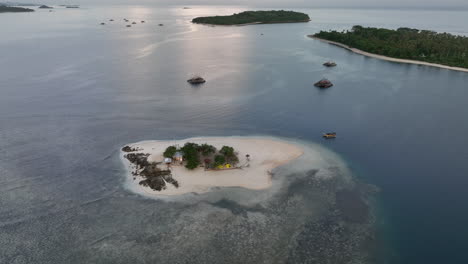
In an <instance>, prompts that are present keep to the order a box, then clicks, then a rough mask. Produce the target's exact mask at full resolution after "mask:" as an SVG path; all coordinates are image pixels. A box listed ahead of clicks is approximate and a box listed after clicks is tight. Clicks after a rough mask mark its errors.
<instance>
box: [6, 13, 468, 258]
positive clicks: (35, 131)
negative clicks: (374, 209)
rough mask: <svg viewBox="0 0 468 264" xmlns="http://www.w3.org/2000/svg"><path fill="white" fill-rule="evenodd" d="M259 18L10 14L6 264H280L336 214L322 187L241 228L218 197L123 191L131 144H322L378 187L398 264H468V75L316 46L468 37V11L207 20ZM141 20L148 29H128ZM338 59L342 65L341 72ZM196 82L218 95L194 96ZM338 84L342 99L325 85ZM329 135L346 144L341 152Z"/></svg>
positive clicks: (203, 91)
mask: <svg viewBox="0 0 468 264" xmlns="http://www.w3.org/2000/svg"><path fill="white" fill-rule="evenodd" d="M246 9H249V8H247V7H214V6H198V7H194V8H193V9H182V8H181V7H150V6H112V7H111V6H108V7H103V6H88V7H83V8H81V9H60V8H58V9H55V10H54V12H48V11H47V10H40V11H37V12H34V13H27V14H26V13H25V14H21V13H19V14H0V24H2V25H4V26H2V27H1V28H0V33H1V34H2V38H0V150H1V151H0V183H1V184H0V262H1V263H82V262H83V261H85V262H88V263H129V262H132V263H148V262H153V263H158V261H159V262H163V263H169V262H168V261H169V260H170V259H171V258H170V257H169V256H168V255H167V254H169V253H170V254H172V255H173V258H172V259H173V260H174V261H173V262H174V263H187V262H188V261H189V260H192V262H199V263H209V262H212V263H215V262H220V261H222V259H223V257H226V256H231V257H232V256H239V258H238V259H237V260H238V261H239V262H242V263H248V262H256V263H259V262H263V263H280V262H281V261H282V260H284V256H285V255H287V253H285V252H284V251H285V250H286V248H287V247H290V246H291V245H290V244H288V243H287V242H288V236H287V234H289V233H291V232H292V233H294V231H297V230H298V229H299V227H300V226H302V225H306V224H307V221H308V219H309V218H311V217H312V215H311V213H310V212H313V210H319V209H320V208H318V207H317V206H318V205H317V204H316V203H314V199H312V198H313V196H308V195H307V190H304V189H301V188H300V187H297V186H296V188H295V189H294V188H292V189H291V191H297V193H300V194H301V195H302V196H301V197H304V198H303V199H302V200H301V201H300V202H298V203H297V204H293V205H291V203H286V202H285V200H284V199H286V198H284V197H283V198H284V199H283V200H282V199H280V198H281V197H280V198H277V199H276V200H275V202H274V203H271V204H268V205H265V208H270V207H275V208H282V209H284V210H277V211H268V213H264V214H262V213H258V212H256V211H252V212H249V213H250V214H251V215H249V218H248V219H249V221H247V220H243V219H244V218H242V217H244V216H242V215H241V216H236V215H235V214H233V215H232V216H231V217H232V219H234V220H233V221H232V222H229V219H231V218H229V217H227V216H229V212H225V211H223V210H221V209H216V208H217V207H216V208H215V207H214V206H213V204H212V203H215V204H216V201H215V200H210V201H209V202H206V201H205V202H200V203H197V204H196V205H187V204H185V203H177V202H170V201H157V200H152V199H146V198H144V197H141V196H138V195H136V194H133V193H131V192H128V191H127V190H126V189H125V188H124V187H123V182H124V178H125V176H124V173H125V170H124V168H123V166H122V164H121V163H120V161H119V158H118V153H119V148H120V147H121V146H122V145H124V144H126V143H129V142H137V141H141V140H150V139H171V138H187V137H193V136H231V135H241V136H245V135H267V136H274V137H284V138H288V139H292V140H300V141H302V142H309V143H310V144H311V145H312V146H313V145H315V144H319V145H321V147H322V148H325V149H328V150H329V151H332V152H333V153H336V155H339V156H340V157H341V159H343V160H345V162H346V164H347V167H349V169H350V170H351V172H352V174H353V176H354V177H356V178H358V179H359V180H361V181H363V182H368V183H372V184H375V185H376V186H378V187H379V188H380V190H381V192H380V193H379V195H378V203H379V217H378V221H377V224H378V226H379V230H380V232H379V234H380V236H381V237H382V240H384V241H386V243H385V248H382V249H381V250H382V252H383V253H382V255H383V256H384V259H385V260H386V261H383V260H382V261H380V263H385V262H386V263H412V264H413V263H466V262H467V260H468V257H466V254H465V249H467V248H468V246H467V244H466V238H467V237H468V228H467V227H466V223H467V222H468V210H467V209H468V208H467V206H466V203H465V201H466V200H467V198H468V194H467V192H466V188H467V187H468V178H467V177H466V176H467V175H468V163H467V160H468V146H467V145H468V143H467V140H466V139H465V134H467V133H468V122H467V118H466V117H467V116H468V108H466V107H465V106H466V101H467V99H468V85H467V83H468V74H467V73H462V72H454V71H449V70H444V69H438V68H431V67H425V66H415V65H404V64H397V63H391V62H385V61H380V60H376V59H372V58H366V57H363V56H360V55H356V54H352V53H350V52H348V51H346V50H343V49H340V48H337V47H334V46H330V45H327V44H324V43H321V42H319V41H315V40H312V39H309V38H307V37H306V35H308V34H313V33H315V32H318V31H320V30H328V29H337V30H341V29H348V28H350V27H352V26H353V25H356V24H361V25H364V26H377V27H388V28H397V27H400V26H405V27H415V28H421V29H432V30H436V31H440V32H451V33H455V34H461V35H468V22H467V20H466V17H467V15H468V12H466V11H437V10H436V11H434V10H432V11H428V10H353V9H303V10H300V9H299V11H303V12H306V13H308V14H309V15H310V16H311V19H312V21H311V22H310V23H305V24H282V25H256V26H249V27H208V26H201V25H193V24H191V23H189V21H190V19H191V18H193V17H196V16H202V15H212V14H230V13H233V12H239V11H242V10H246ZM111 18H112V19H115V21H114V22H108V20H109V19H111ZM123 18H128V19H130V20H131V21H138V22H139V21H141V20H145V21H146V23H144V24H142V23H138V24H137V25H133V26H132V27H131V28H127V27H125V25H126V24H125V23H124V21H123ZM101 22H106V23H107V24H106V25H104V26H101V25H99V24H100V23H101ZM160 23H162V24H164V26H158V24H160ZM262 34H263V35H262ZM327 60H334V61H336V62H337V63H338V67H336V68H333V69H327V68H324V67H323V66H322V65H321V64H322V63H323V62H324V61H327ZM194 74H200V75H202V76H204V77H205V78H206V79H207V80H208V82H207V83H206V84H204V85H202V86H199V87H191V86H189V85H188V84H187V83H186V81H185V80H186V79H188V78H189V77H191V76H192V75H194ZM323 77H326V78H329V79H330V80H331V81H332V82H333V83H334V84H335V86H334V87H333V88H331V89H328V90H318V89H316V88H315V87H313V83H314V82H316V81H317V80H319V79H321V78H323ZM324 131H336V132H338V138H337V139H336V140H333V141H324V140H322V139H321V137H320V135H321V133H322V132H324ZM333 155H335V154H333ZM231 195H233V194H231ZM237 195H239V196H242V197H244V196H245V195H247V196H248V195H251V194H250V193H248V192H246V193H245V192H243V191H240V192H238V193H237ZM233 196H234V195H233ZM285 197H286V196H285ZM244 198H245V197H244ZM230 199H231V200H233V201H238V200H240V199H237V198H236V197H230ZM217 205H218V207H220V208H224V207H227V208H229V207H230V204H229V203H228V205H226V204H225V202H224V203H222V205H219V204H217ZM295 205H297V206H295ZM231 207H232V206H231ZM317 208H318V209H317ZM231 210H232V208H231ZM239 210H241V209H239ZM299 212H302V213H299ZM285 219H288V220H289V221H285ZM291 219H295V220H294V221H291ZM246 221H247V222H246ZM226 222H229V225H228V224H224V223H226ZM184 227H185V228H184ZM207 230H216V232H215V233H216V234H217V235H218V237H216V239H214V238H213V237H210V234H209V233H206V232H207ZM271 230H280V231H278V232H277V233H275V232H272V231H271ZM215 242H226V246H225V247H223V246H221V245H222V244H220V243H215ZM241 242H242V243H241ZM236 245H240V246H239V247H236ZM252 247H256V248H257V250H249V249H252ZM229 248H232V250H229ZM278 252H280V253H281V254H282V255H281V254H280V253H278ZM249 254H250V255H249ZM275 254H277V255H275ZM299 255H300V254H299ZM188 257H190V258H188ZM203 257H205V258H203ZM187 259H188V260H187ZM292 259H295V260H297V261H296V262H301V258H300V257H297V258H296V257H295V258H292Z"/></svg>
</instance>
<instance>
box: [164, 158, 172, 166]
mask: <svg viewBox="0 0 468 264" xmlns="http://www.w3.org/2000/svg"><path fill="white" fill-rule="evenodd" d="M164 163H166V164H167V165H169V164H171V163H172V159H171V158H164Z"/></svg>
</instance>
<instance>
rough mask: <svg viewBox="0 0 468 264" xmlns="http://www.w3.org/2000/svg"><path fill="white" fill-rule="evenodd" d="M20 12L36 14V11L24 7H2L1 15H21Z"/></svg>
mask: <svg viewBox="0 0 468 264" xmlns="http://www.w3.org/2000/svg"><path fill="white" fill-rule="evenodd" d="M20 12H34V10H33V9H29V8H24V7H14V6H5V5H0V13H20Z"/></svg>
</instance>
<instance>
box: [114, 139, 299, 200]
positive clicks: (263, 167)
mask: <svg viewBox="0 0 468 264" xmlns="http://www.w3.org/2000/svg"><path fill="white" fill-rule="evenodd" d="M302 153H303V151H302V150H301V149H300V148H299V147H298V146H296V145H293V144H289V143H287V142H283V141H275V140H271V139H266V138H242V137H239V138H236V137H226V138H191V139H187V140H180V141H143V142H139V143H134V144H129V145H126V146H124V147H123V148H122V149H121V157H122V160H123V161H124V163H125V164H126V167H127V168H128V172H129V173H128V176H129V177H128V179H129V182H130V187H131V189H132V190H133V191H135V192H137V193H141V194H150V195H179V194H184V193H192V192H195V193H204V192H208V191H209V190H210V189H211V188H213V187H243V188H247V189H254V190H260V189H266V188H269V187H270V186H271V176H272V170H273V169H274V168H276V167H278V166H281V165H283V164H285V163H287V162H289V161H291V160H293V159H295V158H297V157H299V156H301V155H302Z"/></svg>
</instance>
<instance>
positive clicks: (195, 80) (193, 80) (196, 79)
mask: <svg viewBox="0 0 468 264" xmlns="http://www.w3.org/2000/svg"><path fill="white" fill-rule="evenodd" d="M187 82H188V83H190V84H202V83H205V82H206V80H205V79H203V78H202V77H200V76H195V77H192V78H190V79H188V80H187Z"/></svg>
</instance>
